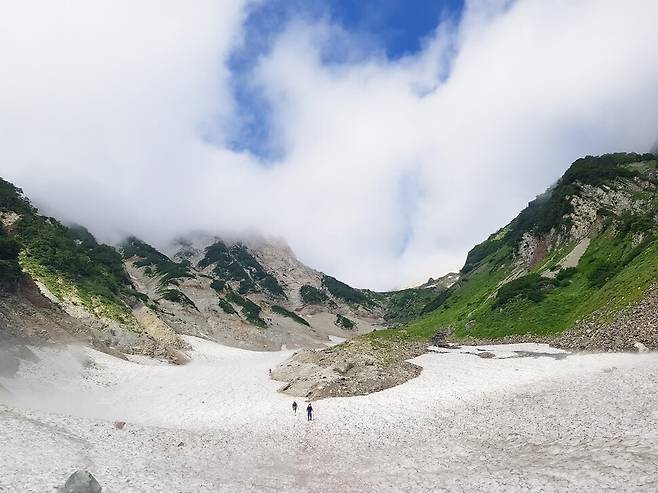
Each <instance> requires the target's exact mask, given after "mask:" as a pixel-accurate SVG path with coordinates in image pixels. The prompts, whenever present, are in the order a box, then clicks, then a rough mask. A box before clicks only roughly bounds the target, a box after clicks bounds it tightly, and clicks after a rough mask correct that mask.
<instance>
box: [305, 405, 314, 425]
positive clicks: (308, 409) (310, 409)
mask: <svg viewBox="0 0 658 493" xmlns="http://www.w3.org/2000/svg"><path fill="white" fill-rule="evenodd" d="M306 419H307V421H313V406H311V403H310V402H309V403H308V406H306Z"/></svg>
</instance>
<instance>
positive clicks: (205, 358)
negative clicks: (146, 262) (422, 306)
mask: <svg viewBox="0 0 658 493" xmlns="http://www.w3.org/2000/svg"><path fill="white" fill-rule="evenodd" d="M187 341H188V342H189V343H190V344H191V345H192V346H193V347H194V350H195V351H194V353H193V360H192V362H191V363H189V364H188V365H185V366H182V367H175V366H169V365H165V364H161V363H158V362H155V361H152V360H147V359H144V358H135V359H134V360H133V361H132V362H127V361H122V360H119V359H116V358H113V357H110V356H107V355H105V354H102V353H99V352H96V351H93V350H90V349H84V348H68V349H66V350H54V349H36V348H33V352H34V353H35V354H36V355H37V356H38V358H39V361H35V362H30V361H23V362H22V363H21V366H20V367H19V369H18V371H17V373H16V375H15V376H13V377H12V378H9V377H6V376H5V377H0V385H1V386H2V387H4V388H5V389H7V391H8V392H4V393H3V392H2V391H1V390H0V402H2V403H3V404H0V491H7V492H16V491H21V492H22V491H34V492H45V491H53V489H54V488H55V487H57V486H60V485H62V484H63V483H64V481H65V480H66V478H67V477H68V476H69V475H70V474H71V473H72V472H73V471H75V470H76V469H88V470H89V471H90V472H91V473H92V474H93V475H94V476H95V477H96V479H97V480H98V481H99V483H100V484H101V485H102V486H103V491H104V492H133V491H134V492H146V491H162V492H170V491H171V492H196V491H208V492H210V491H231V492H233V491H295V492H307V491H308V492H311V491H312V492H329V491H340V492H346V491H347V492H350V491H355V492H356V491H366V492H370V491H373V492H374V491H377V492H382V491H414V492H416V491H442V490H446V491H447V490H449V491H543V492H550V491H602V490H615V491H620V490H623V491H656V490H657V489H658V467H657V466H656V464H658V404H656V397H657V390H658V353H644V354H620V353H607V354H566V353H562V352H561V351H558V350H554V349H551V348H549V347H547V346H544V345H532V344H530V345H529V344H523V345H506V346H479V347H478V348H473V347H464V348H462V349H459V350H446V349H439V348H434V349H435V351H434V352H431V353H429V354H425V355H423V356H421V357H419V358H416V359H415V360H413V361H414V362H415V363H417V364H419V365H421V366H422V367H423V368H424V370H423V372H422V374H421V375H420V376H419V377H418V378H416V379H414V380H412V381H410V382H407V383H405V384H404V385H401V386H399V387H396V388H393V389H389V390H386V391H383V392H379V393H376V394H372V395H369V396H363V397H351V398H337V399H327V400H323V401H318V402H314V403H313V405H314V408H315V411H316V416H315V418H316V419H315V420H314V421H313V422H307V421H306V417H305V413H304V412H303V410H304V407H305V403H303V400H302V399H298V402H299V403H300V410H298V413H297V415H294V414H293V413H292V410H291V404H292V399H291V398H289V397H288V396H285V395H283V394H280V393H277V392H276V389H277V388H278V387H280V386H281V385H282V384H281V383H280V382H274V381H272V380H270V378H269V374H268V369H269V368H274V366H276V364H278V363H279V362H280V361H282V360H284V359H285V358H287V357H288V356H289V355H290V353H289V352H279V353H272V352H268V353H259V352H251V351H245V350H240V349H234V348H228V347H224V346H220V345H218V344H215V343H211V342H208V341H204V340H201V339H197V338H192V337H188V338H187ZM483 352H489V353H492V354H493V355H494V356H495V357H493V358H491V357H489V358H483V357H478V356H477V354H478V353H483ZM489 356H490V355H489ZM2 387H0V389H1V388H2ZM300 411H301V412H300ZM115 421H125V422H126V423H127V424H126V425H125V427H124V428H123V429H117V428H116V427H115V426H114V422H115Z"/></svg>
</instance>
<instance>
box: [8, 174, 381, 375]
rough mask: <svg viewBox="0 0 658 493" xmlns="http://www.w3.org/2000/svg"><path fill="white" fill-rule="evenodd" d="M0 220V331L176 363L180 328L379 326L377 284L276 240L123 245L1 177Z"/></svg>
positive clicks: (319, 330)
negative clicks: (305, 258) (305, 260)
mask: <svg viewBox="0 0 658 493" xmlns="http://www.w3.org/2000/svg"><path fill="white" fill-rule="evenodd" d="M0 226H1V227H0V295H2V296H0V323H1V324H2V325H1V326H0V328H1V329H3V334H0V335H6V334H10V335H11V336H12V337H18V338H23V339H26V338H27V339H30V340H39V339H40V338H41V340H42V341H43V340H47V339H49V338H50V339H52V340H53V341H67V342H69V341H79V342H83V343H90V344H93V345H94V346H96V347H99V348H101V349H103V350H105V351H107V352H112V353H114V354H120V353H142V354H147V355H155V356H159V357H165V358H168V359H170V360H172V361H179V362H180V361H184V360H185V357H184V356H183V355H182V354H181V353H180V352H179V351H178V350H180V349H184V348H185V344H184V343H183V342H182V340H181V339H180V338H179V336H178V334H192V335H197V336H202V337H205V338H209V339H213V340H216V341H218V342H222V343H224V344H228V345H232V346H239V347H245V348H249V349H272V350H276V349H280V348H281V347H284V346H285V347H324V346H325V345H326V344H327V343H330V341H331V339H330V338H331V337H339V338H349V337H352V336H353V335H357V334H362V333H365V332H369V331H371V330H372V329H373V328H374V327H376V326H380V325H381V324H383V323H384V318H383V315H384V312H385V306H384V305H383V303H382V300H381V299H380V298H378V296H377V295H376V294H375V293H371V292H369V291H365V290H357V289H354V288H352V287H350V286H348V285H347V284H344V283H342V282H340V281H338V280H336V279H334V278H333V277H331V276H327V275H325V274H322V273H320V272H318V271H315V270H313V269H310V268H309V267H307V266H305V265H304V264H302V263H301V262H299V260H297V258H296V257H295V255H294V254H293V252H292V251H291V250H290V248H288V247H287V245H285V244H284V243H282V242H279V241H266V240H264V239H263V238H251V239H249V240H243V241H237V240H236V241H226V240H223V239H221V238H217V237H212V236H210V235H207V234H195V235H190V236H189V237H187V238H185V237H184V238H181V239H179V240H177V241H176V242H175V243H174V244H173V245H172V248H171V251H170V252H168V253H169V255H166V254H164V253H162V252H160V251H158V250H157V249H155V248H153V247H152V246H150V245H148V244H146V243H144V242H143V241H141V240H139V239H137V238H134V237H131V238H128V239H126V241H124V242H123V244H122V245H121V246H120V248H119V249H118V250H117V249H115V248H113V247H110V246H108V245H103V244H99V243H98V242H97V241H96V240H95V239H94V237H93V236H92V235H91V234H90V233H89V232H88V231H87V230H86V229H84V228H82V227H78V226H76V227H67V226H65V225H62V224H61V223H59V222H58V221H57V220H55V219H53V218H49V217H45V216H43V215H41V214H40V213H39V212H38V211H37V210H36V209H35V208H34V207H33V206H32V205H31V203H30V201H29V200H28V199H27V198H26V197H25V196H24V195H23V193H22V191H21V190H20V189H18V188H16V187H15V186H14V185H12V184H11V183H9V182H6V181H4V180H2V181H0ZM35 328H38V329H39V330H36V329H35ZM51 329H52V330H51ZM39 334H41V335H42V337H40V336H39Z"/></svg>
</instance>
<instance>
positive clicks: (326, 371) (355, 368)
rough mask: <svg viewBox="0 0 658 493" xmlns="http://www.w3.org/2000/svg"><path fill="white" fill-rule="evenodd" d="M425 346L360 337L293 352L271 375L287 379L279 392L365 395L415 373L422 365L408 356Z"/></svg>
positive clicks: (319, 395) (317, 396) (314, 397)
mask: <svg viewBox="0 0 658 493" xmlns="http://www.w3.org/2000/svg"><path fill="white" fill-rule="evenodd" d="M425 350H426V344H422V343H408V342H401V341H392V340H386V341H377V340H376V339H370V338H368V339H363V338H360V339H355V340H352V341H349V342H347V343H344V344H341V345H338V346H334V347H332V348H328V349H325V350H322V351H313V350H306V351H300V352H298V353H295V354H294V355H293V356H292V357H290V358H289V359H288V360H286V361H284V362H283V363H281V364H280V365H279V366H278V367H277V368H275V369H274V370H273V371H272V378H274V379H275V380H280V381H283V382H286V384H285V385H284V386H283V387H282V388H281V389H280V390H281V391H282V392H284V393H286V394H290V395H293V396H298V397H305V398H307V399H311V400H317V399H324V398H327V397H348V396H354V395H366V394H370V393H372V392H378V391H380V390H384V389H387V388H390V387H394V386H396V385H400V384H401V383H404V382H406V381H408V380H411V379H412V378H415V377H417V376H418V375H419V374H420V372H421V370H422V368H421V367H419V366H418V365H414V364H413V363H410V362H408V361H407V360H408V359H411V358H414V357H416V356H419V355H421V354H423V353H424V352H425Z"/></svg>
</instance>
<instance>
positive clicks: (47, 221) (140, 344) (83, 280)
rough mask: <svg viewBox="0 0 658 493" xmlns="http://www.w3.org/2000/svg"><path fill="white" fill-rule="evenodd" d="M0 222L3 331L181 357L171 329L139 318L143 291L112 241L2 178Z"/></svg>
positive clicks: (142, 310) (0, 184) (126, 350)
mask: <svg viewBox="0 0 658 493" xmlns="http://www.w3.org/2000/svg"><path fill="white" fill-rule="evenodd" d="M0 223H1V224H0V230H1V233H0V235H1V236H0V255H1V256H2V264H0V268H1V270H2V277H1V278H0V291H1V293H2V296H1V297H0V312H1V313H2V316H1V317H0V322H2V329H3V330H4V332H5V334H11V335H12V336H14V337H17V338H28V339H30V340H35V339H39V338H40V339H41V340H42V341H43V340H66V341H69V342H70V341H79V342H88V343H91V344H92V345H94V346H95V347H98V348H99V349H102V350H105V351H108V352H112V353H114V354H118V353H117V351H119V352H122V353H143V354H148V355H154V356H159V357H163V358H168V359H170V360H172V361H178V362H180V361H183V360H184V359H185V358H184V357H183V355H182V354H180V353H179V352H178V350H179V349H181V348H183V347H184V344H183V342H182V341H181V340H180V339H179V338H178V337H177V336H176V334H175V333H174V332H173V330H171V329H169V328H167V327H162V326H153V325H151V324H148V323H147V324H144V323H140V321H139V318H140V317H142V315H143V314H144V312H145V311H148V309H147V308H146V307H144V306H143V305H142V303H141V301H142V298H143V295H142V294H140V293H139V292H137V291H136V290H135V289H134V286H133V285H132V283H131V282H130V279H129V278H128V276H127V274H126V272H125V271H124V269H123V264H122V260H121V256H120V255H119V254H118V253H117V252H116V251H115V250H114V249H113V248H112V247H109V246H107V245H101V244H98V243H97V242H96V240H95V239H94V238H93V236H92V235H91V234H89V232H87V231H86V230H85V229H83V228H79V227H77V228H69V227H66V226H63V225H62V224H60V223H59V222H58V221H57V220H55V219H53V218H49V217H45V216H42V215H40V214H39V213H38V211H37V210H36V209H35V208H34V207H33V206H32V205H31V204H30V202H29V200H28V199H27V198H26V197H25V196H24V195H23V193H22V191H21V190H20V189H18V188H16V187H15V186H14V185H12V184H11V183H8V182H6V181H4V180H1V179H0ZM40 334H41V337H40V336H39V335H40Z"/></svg>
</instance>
